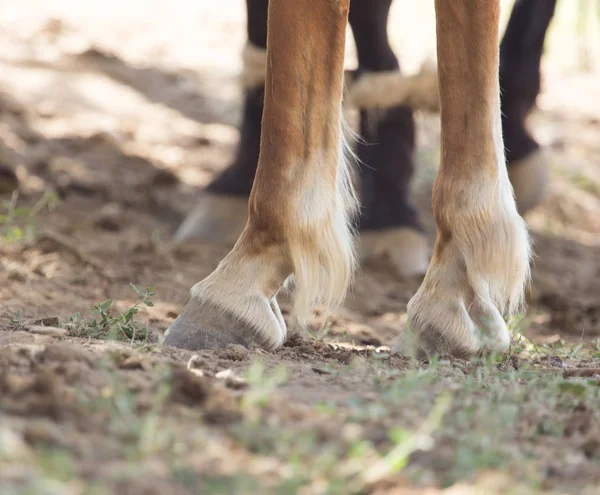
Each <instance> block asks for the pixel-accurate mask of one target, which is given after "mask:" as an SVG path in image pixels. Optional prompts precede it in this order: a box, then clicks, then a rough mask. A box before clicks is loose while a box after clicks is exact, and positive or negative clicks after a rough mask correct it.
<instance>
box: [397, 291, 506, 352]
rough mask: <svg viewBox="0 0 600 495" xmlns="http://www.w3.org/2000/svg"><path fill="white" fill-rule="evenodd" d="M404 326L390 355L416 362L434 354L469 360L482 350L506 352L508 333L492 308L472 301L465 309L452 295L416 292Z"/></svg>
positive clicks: (491, 305)
mask: <svg viewBox="0 0 600 495" xmlns="http://www.w3.org/2000/svg"><path fill="white" fill-rule="evenodd" d="M408 321H409V323H408V326H407V328H406V329H405V330H404V332H403V333H402V334H401V335H400V336H399V338H398V339H397V340H396V342H395V343H394V345H393V346H392V348H391V353H392V354H395V355H402V356H407V357H412V358H417V359H428V358H431V357H432V356H434V355H436V354H437V355H439V356H452V357H455V358H463V359H469V358H471V357H473V356H476V355H478V354H480V353H482V352H484V351H486V350H487V351H493V352H506V351H507V350H508V349H509V347H510V334H509V332H508V328H507V327H506V323H505V322H504V319H503V317H502V315H501V314H500V312H499V311H498V310H497V309H496V307H495V306H494V305H493V304H491V302H490V303H487V304H486V303H484V302H483V301H473V302H472V303H471V305H470V307H469V308H468V309H467V307H466V306H465V304H464V302H463V301H461V300H460V299H459V298H458V297H456V296H455V295H454V294H447V295H446V297H440V295H439V294H435V293H427V292H426V291H419V292H418V293H417V295H416V296H415V297H414V298H413V300H411V302H410V303H409V318H408Z"/></svg>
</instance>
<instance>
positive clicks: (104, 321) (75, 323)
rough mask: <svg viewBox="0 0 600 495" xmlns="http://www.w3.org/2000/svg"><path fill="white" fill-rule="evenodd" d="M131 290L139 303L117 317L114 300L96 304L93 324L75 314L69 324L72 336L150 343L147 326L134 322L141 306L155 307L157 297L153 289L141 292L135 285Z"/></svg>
mask: <svg viewBox="0 0 600 495" xmlns="http://www.w3.org/2000/svg"><path fill="white" fill-rule="evenodd" d="M130 285H131V288H132V289H133V290H134V291H135V293H136V295H137V296H138V300H137V302H136V303H135V304H134V305H133V306H131V307H130V308H128V309H127V310H125V311H123V312H122V313H119V314H117V315H115V316H113V314H112V309H113V308H112V304H113V301H112V299H109V300H108V301H104V302H102V303H98V304H95V305H94V306H93V307H92V309H91V313H92V314H94V315H98V317H96V318H94V319H93V320H92V321H91V322H89V321H86V320H82V318H81V314H80V313H75V314H74V315H73V316H72V317H71V318H70V320H69V321H68V322H67V328H68V329H69V330H70V332H71V334H72V335H75V336H77V337H90V338H95V339H108V340H124V341H131V343H133V342H134V341H142V342H144V343H147V342H148V336H149V330H148V327H147V326H146V325H141V324H140V323H139V322H137V321H135V320H134V317H135V315H136V314H137V313H138V312H139V306H140V305H142V304H143V305H146V306H154V303H153V302H152V299H151V298H152V297H153V296H155V295H156V292H154V291H153V287H152V286H150V287H148V288H147V289H146V290H145V291H142V290H139V289H138V288H137V287H136V286H135V285H134V284H130Z"/></svg>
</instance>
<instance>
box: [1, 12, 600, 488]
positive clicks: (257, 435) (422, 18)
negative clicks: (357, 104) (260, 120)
mask: <svg viewBox="0 0 600 495" xmlns="http://www.w3.org/2000/svg"><path fill="white" fill-rule="evenodd" d="M509 3H510V2H504V3H503V5H504V7H507V5H508V4H509ZM48 4H52V5H48ZM407 5H408V4H407V3H406V2H403V1H401V0H397V5H395V7H394V15H393V16H392V23H391V25H392V27H391V29H390V31H391V34H392V39H393V40H394V44H395V46H396V48H397V49H398V51H399V53H401V54H402V60H403V61H406V64H405V67H407V70H408V72H410V71H411V70H416V68H417V67H418V65H419V63H420V62H421V61H422V60H423V58H425V57H427V56H431V54H432V49H433V46H434V37H433V19H432V17H431V9H429V8H419V10H415V11H414V12H411V11H410V8H409V7H407ZM570 5H571V6H572V3H571V4H570ZM561 9H562V10H559V15H558V20H557V21H556V23H555V26H554V27H553V30H552V32H551V37H550V40H549V43H548V47H549V48H548V51H547V53H546V55H545V58H544V89H543V94H542V95H541V96H540V98H539V109H538V110H537V111H536V112H535V114H534V115H532V117H531V126H532V128H533V129H534V132H535V135H536V136H537V137H538V138H539V140H540V141H541V142H542V143H543V144H544V145H545V146H546V148H547V151H548V154H549V157H550V160H551V163H552V184H551V190H550V194H549V197H548V199H547V200H546V202H545V203H544V204H543V205H542V206H541V207H539V208H538V209H537V210H536V211H534V212H532V213H531V214H530V215H529V216H528V218H527V220H528V223H529V225H530V227H531V229H532V235H533V239H534V241H535V255H536V257H535V262H534V268H533V283H532V288H531V291H530V293H529V297H528V299H529V309H528V313H527V314H526V315H524V317H523V318H522V319H521V320H519V321H518V322H516V323H515V324H514V325H513V327H514V330H515V344H514V346H513V348H512V350H511V352H510V353H509V355H507V356H492V357H489V358H485V359H480V360H474V361H472V362H465V361H458V360H454V361H434V362H430V363H419V362H414V361H411V360H408V359H401V358H398V357H390V355H389V352H388V347H387V346H389V345H390V344H391V343H392V342H393V340H394V338H395V336H396V335H398V333H399V332H400V331H401V330H402V328H403V324H404V321H405V310H406V303H407V302H408V300H409V299H410V297H411V296H412V294H414V292H415V291H416V289H417V287H418V285H419V280H410V281H404V282H402V281H399V280H397V279H396V278H395V277H394V276H392V275H391V274H390V271H389V270H388V269H387V268H386V266H385V264H384V263H382V264H380V265H377V266H376V265H372V266H365V267H363V269H362V271H361V273H360V274H359V276H358V277H357V280H356V282H355V284H354V286H353V289H352V295H351V297H350V298H349V299H348V301H347V302H346V304H345V306H344V307H343V308H342V309H341V310H340V311H339V312H338V313H337V314H336V315H335V316H334V317H332V318H331V319H330V320H329V322H328V324H327V325H326V326H325V329H326V330H325V331H321V332H319V329H320V328H321V327H322V326H323V324H324V322H323V321H322V316H321V314H320V312H319V308H317V309H316V312H315V316H314V320H313V321H312V322H311V328H310V330H311V332H312V333H313V336H310V335H308V334H305V333H295V334H293V335H292V337H291V338H290V339H289V341H288V342H287V343H286V345H285V346H284V348H283V349H281V350H280V351H278V352H275V353H266V352H263V351H260V350H250V351H249V350H246V349H244V348H241V347H236V346H232V347H230V348H228V349H226V350H223V351H216V352H200V353H196V354H193V353H189V352H184V351H179V350H173V349H169V348H163V347H161V345H160V343H159V339H160V336H161V335H162V333H163V332H164V330H165V329H166V328H167V327H168V326H169V324H170V323H171V322H172V320H173V319H174V318H175V316H176V315H177V314H178V312H179V311H180V309H181V308H182V307H183V305H184V304H185V302H186V301H187V297H188V291H189V288H190V287H191V286H192V285H193V284H194V283H195V282H197V281H199V280H200V279H202V278H203V277H204V276H206V275H208V274H209V273H210V272H211V271H212V269H213V268H214V267H215V266H216V264H217V263H218V261H219V260H220V259H221V257H222V256H223V255H224V254H225V253H226V252H227V250H228V247H227V246H217V245H208V244H200V243H189V244H186V245H184V246H172V245H171V244H170V242H169V235H170V233H171V232H172V230H173V228H174V227H175V226H177V224H178V222H179V221H181V219H182V218H183V216H184V215H185V213H186V212H187V211H188V210H189V209H190V208H191V207H192V205H193V204H194V201H195V199H196V197H197V194H198V192H199V191H200V189H201V188H202V186H203V185H204V184H206V182H207V181H208V180H210V177H212V175H213V174H214V173H215V172H217V171H218V170H220V169H221V168H223V167H224V166H225V165H226V164H227V163H229V161H230V160H231V159H232V156H233V152H234V148H235V145H236V140H237V131H236V127H235V126H236V124H237V122H238V119H239V116H240V94H239V88H238V81H237V76H238V73H239V70H240V59H239V50H240V48H241V46H242V43H243V40H244V9H243V4H242V2H240V1H239V0H222V1H220V2H218V5H215V3H214V2H202V1H201V2H195V3H190V2H185V1H183V0H172V1H171V2H167V3H166V4H165V3H160V2H158V1H155V0H152V1H150V0H148V1H147V2H137V3H136V2H131V3H130V4H128V5H126V4H124V3H123V2H120V3H118V2H116V0H107V1H105V2H101V4H95V5H94V6H93V7H92V6H91V5H90V6H87V5H85V2H73V1H70V0H63V1H56V2H45V3H42V2H36V1H33V0H27V1H22V2H19V3H14V4H12V5H2V6H0V26H1V27H0V200H1V202H2V209H1V210H0V229H1V230H2V239H1V240H0V494H1V495H4V494H11V495H12V494H36V495H37V494H84V493H85V494H88V493H90V494H92V493H93V494H100V493H102V494H103V493H111V494H112V493H115V494H138V493H139V494H142V493H143V494H154V493H156V494H162V493H174V494H188V493H210V494H213V493H235V494H238V493H277V494H295V493H299V494H317V493H323V494H325V493H327V494H330V493H331V494H333V493H338V494H346V493H380V494H383V493H385V494H413V493H427V494H429V493H431V494H433V493H452V494H468V493H477V494H479V493H485V494H488V493H569V494H582V493H590V494H592V493H600V146H599V143H600V140H599V139H598V137H599V136H600V84H599V82H600V77H599V73H598V69H599V68H600V66H599V65H598V64H597V53H596V52H594V51H593V50H592V49H591V48H590V49H589V50H587V51H586V50H585V49H583V48H582V46H583V47H584V48H585V46H587V45H585V44H583V45H582V43H581V39H582V38H581V37H577V36H576V34H577V32H578V31H577V29H576V27H577V23H576V22H575V21H574V19H576V15H575V14H574V12H572V11H571V10H567V8H564V7H561ZM413 10H414V7H413ZM407 12H411V14H412V15H413V16H414V17H411V16H407V15H406V13H407ZM507 12H508V10H507V8H505V9H504V14H506V13H507ZM415 18H418V20H419V22H420V24H419V23H416V22H415V20H414V19H415ZM416 24H419V26H421V27H422V29H416V28H415V25H416ZM591 25H592V27H594V26H595V27H594V29H595V31H594V29H592V28H590V32H589V33H588V38H589V40H591V41H594V40H595V41H594V43H596V42H597V41H598V40H597V37H596V38H594V36H596V35H597V27H598V23H595V24H591ZM579 34H580V35H581V26H579ZM417 39H419V40H420V42H419V43H415V40H417ZM411 40H412V43H413V44H412V45H411ZM589 40H588V41H589ZM590 43H591V42H590ZM594 43H591V44H589V46H592V47H593V46H596V45H594ZM596 44H597V43H596ZM407 45H408V47H413V46H414V47H417V46H418V50H414V49H412V48H410V49H409V48H407ZM597 45H598V46H600V44H597ZM353 63H354V58H353V48H352V46H351V42H350V41H349V55H348V66H350V67H351V66H352V65H353ZM582 66H584V67H583V68H584V69H585V70H583V69H582ZM418 125H419V149H418V152H417V158H418V162H419V170H418V172H417V177H416V180H415V185H414V194H415V198H416V201H417V203H418V205H419V207H420V209H421V210H422V212H423V216H424V221H425V223H426V225H427V227H428V229H429V230H428V232H429V234H430V235H431V238H432V239H433V236H434V224H433V221H432V218H431V213H430V207H429V203H430V190H431V185H432V183H433V180H434V178H435V170H436V162H437V161H438V159H439V148H438V140H439V124H438V121H437V116H435V115H433V116H432V115H419V116H418ZM15 190H16V191H18V195H15V194H14V193H13V191H15ZM130 284H135V285H136V286H137V288H138V289H139V290H141V292H140V293H139V294H138V293H136V290H134V289H133V288H132V287H131V285H130ZM150 286H151V287H152V288H153V289H152V290H153V291H154V292H155V293H156V294H154V293H151V294H148V293H145V292H144V291H145V289H146V288H147V287H150ZM107 300H111V301H112V303H111V304H108V303H105V304H104V305H103V306H102V307H98V306H96V305H98V304H101V303H104V302H105V301H107ZM93 306H96V307H97V310H96V311H95V312H92V311H91V308H92V307H93ZM109 306H110V307H109ZM131 308H134V310H133V311H132V310H131ZM284 309H285V304H284ZM136 310H139V312H138V313H136ZM46 327H51V328H54V329H55V330H50V331H49V330H48V329H47V328H46ZM48 332H51V333H48ZM519 332H520V334H522V335H523V336H524V338H521V337H519V336H518V335H519Z"/></svg>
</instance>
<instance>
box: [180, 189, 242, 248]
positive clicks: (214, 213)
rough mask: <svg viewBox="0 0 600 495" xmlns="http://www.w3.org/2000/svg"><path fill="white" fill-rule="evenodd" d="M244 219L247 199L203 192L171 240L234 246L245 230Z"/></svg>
mask: <svg viewBox="0 0 600 495" xmlns="http://www.w3.org/2000/svg"><path fill="white" fill-rule="evenodd" d="M247 219H248V198H247V197H245V196H229V195H222V194H214V193H209V192H207V191H204V192H203V193H202V196H201V198H200V201H198V203H197V204H196V206H195V207H194V209H193V210H192V212H191V213H190V214H189V215H188V216H187V217H186V219H185V220H184V221H183V223H182V224H181V225H180V226H179V228H178V229H177V231H176V232H175V235H174V236H173V239H174V241H175V242H184V241H187V240H192V239H196V240H200V241H205V242H213V243H219V244H230V245H233V244H235V242H236V241H237V239H238V237H239V236H240V234H241V233H242V231H243V230H244V227H245V226H246V221H247Z"/></svg>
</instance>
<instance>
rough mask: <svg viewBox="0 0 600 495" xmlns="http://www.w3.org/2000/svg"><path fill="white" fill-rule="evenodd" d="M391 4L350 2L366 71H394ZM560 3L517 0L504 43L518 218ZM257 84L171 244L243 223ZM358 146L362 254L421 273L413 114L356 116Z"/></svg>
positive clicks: (254, 2)
mask: <svg viewBox="0 0 600 495" xmlns="http://www.w3.org/2000/svg"><path fill="white" fill-rule="evenodd" d="M391 2H392V0H352V1H351V5H350V14H349V21H350V25H351V27H352V30H353V33H354V38H355V41H356V45H357V53H358V61H359V67H358V70H357V72H356V77H360V75H361V74H364V73H366V72H379V71H390V70H399V64H398V61H397V58H396V56H395V55H394V53H393V51H392V49H391V47H390V44H389V41H388V38H387V20H388V12H389V8H390V5H391ZM267 5H268V0H247V10H248V25H247V29H248V40H249V41H250V43H252V44H253V45H255V46H257V47H260V48H265V47H266V29H267ZM555 5H556V0H517V1H516V3H515V5H514V7H513V10H512V13H511V17H510V20H509V23H508V26H507V29H506V32H505V34H504V37H503V40H502V43H501V47H500V84H501V88H502V96H501V103H502V111H503V117H502V118H503V120H502V124H503V132H504V140H505V146H506V148H507V160H508V166H509V175H510V177H511V181H512V183H513V187H514V188H515V192H516V195H517V204H518V206H519V209H520V211H521V213H524V212H525V211H527V210H529V209H531V208H533V207H534V206H536V205H537V204H538V203H539V202H540V201H541V200H542V199H543V195H544V191H545V186H546V181H547V175H546V174H547V167H546V161H545V159H544V157H543V154H542V152H541V150H540V147H539V145H538V144H537V142H536V141H535V140H534V139H533V137H532V136H531V134H530V133H529V131H528V130H527V127H526V118H527V115H528V113H529V111H530V110H531V108H532V107H533V105H534V104H535V99H536V97H537V95H538V93H539V90H540V62H541V57H542V51H543V45H544V40H545V36H546V32H547V29H548V26H549V24H550V21H551V19H552V16H553V14H554V10H555ZM263 98H264V90H263V85H262V84H259V85H256V86H254V87H250V88H248V87H247V88H246V89H245V101H244V110H243V120H242V125H241V129H240V143H239V145H238V149H237V152H236V158H235V160H234V162H233V164H232V165H230V166H229V167H228V168H227V169H225V170H224V171H223V172H221V173H220V174H219V175H218V176H217V177H216V178H215V179H214V180H213V181H212V182H211V183H210V184H209V185H208V186H207V188H206V191H204V193H203V195H202V198H201V200H200V203H199V205H198V206H197V207H196V208H195V209H194V211H193V212H192V213H191V214H190V215H189V216H188V218H187V219H186V220H185V222H184V223H183V224H182V225H181V227H180V228H179V230H178V232H177V233H176V236H175V237H176V239H177V240H185V239H188V238H194V237H196V238H201V239H203V240H208V241H211V240H212V241H221V242H229V243H233V242H235V240H237V237H238V236H239V234H240V233H241V231H242V229H243V227H244V225H245V222H246V218H247V200H248V195H249V194H250V190H251V188H252V182H253V180H254V174H255V171H256V165H257V162H258V150H259V143H260V125H261V119H262V108H263ZM360 133H361V136H362V138H363V139H364V141H365V142H364V143H363V142H360V143H358V145H357V148H356V152H357V154H358V157H359V158H360V160H361V161H362V162H363V164H362V165H360V180H361V186H360V187H359V189H360V191H361V201H362V204H363V208H362V212H361V217H360V218H359V220H358V222H359V228H360V238H361V242H360V251H361V257H362V258H363V259H365V258H367V257H368V256H369V255H370V254H374V255H376V256H379V255H385V256H387V257H388V258H389V259H390V261H391V262H392V264H393V265H394V267H395V268H396V270H397V271H398V273H399V274H400V275H411V274H418V273H424V271H425V269H426V267H427V246H426V244H425V240H424V238H423V236H422V235H421V229H420V225H419V220H418V215H417V212H416V210H415V208H414V207H413V206H412V205H411V203H410V201H409V190H410V180H411V177H412V174H413V170H414V162H413V152H414V147H415V124H414V118H413V113H412V110H411V109H409V108H407V107H401V106H400V107H391V108H386V109H381V110H366V111H361V120H360Z"/></svg>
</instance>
